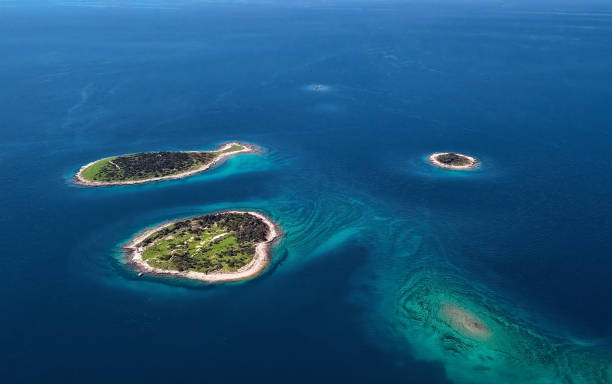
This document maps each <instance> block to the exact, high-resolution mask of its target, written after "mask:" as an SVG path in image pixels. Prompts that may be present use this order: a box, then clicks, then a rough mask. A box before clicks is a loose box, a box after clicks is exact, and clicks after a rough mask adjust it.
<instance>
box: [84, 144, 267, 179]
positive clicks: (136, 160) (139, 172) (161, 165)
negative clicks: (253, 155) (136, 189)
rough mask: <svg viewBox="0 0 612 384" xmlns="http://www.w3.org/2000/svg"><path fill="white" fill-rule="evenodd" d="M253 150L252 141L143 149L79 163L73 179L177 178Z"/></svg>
mask: <svg viewBox="0 0 612 384" xmlns="http://www.w3.org/2000/svg"><path fill="white" fill-rule="evenodd" d="M256 150H257V149H256V147H254V146H252V145H249V144H243V143H237V142H233V143H227V144H224V145H222V146H220V147H219V148H217V149H216V150H214V151H177V152H143V153H133V154H128V155H120V156H113V157H107V158H104V159H100V160H97V161H94V162H91V163H89V164H86V165H84V166H83V167H81V169H79V172H78V173H77V174H76V175H75V177H74V182H75V183H76V184H78V185H84V186H90V187H97V186H110V185H128V184H142V183H149V182H152V181H160V180H170V179H180V178H183V177H188V176H191V175H194V174H196V173H200V172H204V171H206V170H208V169H210V168H212V167H213V166H215V165H217V164H219V163H221V162H223V161H225V160H227V159H228V158H229V157H231V156H234V155H237V154H240V153H249V152H256Z"/></svg>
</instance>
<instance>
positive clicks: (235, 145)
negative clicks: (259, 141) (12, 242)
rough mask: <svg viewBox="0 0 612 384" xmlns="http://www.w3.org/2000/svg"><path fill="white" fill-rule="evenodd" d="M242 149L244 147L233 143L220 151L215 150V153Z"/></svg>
mask: <svg viewBox="0 0 612 384" xmlns="http://www.w3.org/2000/svg"><path fill="white" fill-rule="evenodd" d="M243 149H244V147H243V146H242V145H238V144H234V145H232V146H231V147H229V148H226V149H224V150H222V151H217V153H219V154H220V153H230V152H236V151H241V150H243Z"/></svg>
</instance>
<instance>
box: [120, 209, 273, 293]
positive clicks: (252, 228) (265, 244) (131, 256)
mask: <svg viewBox="0 0 612 384" xmlns="http://www.w3.org/2000/svg"><path fill="white" fill-rule="evenodd" d="M280 236H281V231H280V229H279V227H278V226H277V225H276V223H274V222H273V221H272V220H271V219H270V218H268V217H267V216H265V215H263V214H262V213H259V212H254V211H222V212H214V213H209V214H206V215H203V216H196V217H192V218H187V219H181V220H175V221H170V222H167V223H164V224H161V225H159V226H157V227H155V228H151V229H149V230H146V231H144V232H142V233H141V234H139V235H137V236H136V237H134V238H133V239H132V240H131V241H130V242H129V243H128V244H126V245H125V246H124V247H123V248H124V249H125V250H126V253H127V261H128V263H130V264H131V265H133V266H134V267H135V268H136V269H137V270H138V271H139V272H140V273H149V274H154V275H168V276H175V277H182V278H187V279H192V280H198V281H203V282H207V283H219V282H228V281H239V280H246V279H249V278H251V277H254V276H257V275H258V274H260V273H261V272H263V271H264V270H265V268H266V267H267V266H268V264H269V263H270V252H271V246H272V244H273V243H274V242H275V241H277V240H278V239H279V238H280Z"/></svg>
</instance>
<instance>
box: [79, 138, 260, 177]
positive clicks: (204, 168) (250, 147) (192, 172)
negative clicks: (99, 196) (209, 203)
mask: <svg viewBox="0 0 612 384" xmlns="http://www.w3.org/2000/svg"><path fill="white" fill-rule="evenodd" d="M233 145H240V146H242V147H244V148H243V149H241V150H240V151H234V152H228V153H221V154H220V155H219V156H217V157H216V158H215V159H214V160H212V161H211V162H210V163H207V164H203V165H202V166H201V167H199V168H196V169H193V170H190V171H185V172H181V173H177V174H175V175H168V176H162V177H152V178H150V179H143V180H131V181H92V180H86V179H85V178H83V176H82V173H83V171H84V170H85V169H86V168H88V167H90V166H91V165H93V164H95V163H96V162H98V161H100V160H96V161H92V162H91V163H88V164H85V165H84V166H82V167H81V168H80V169H79V171H78V172H77V174H76V175H74V183H75V184H77V185H82V186H87V187H105V186H112V185H133V184H144V183H151V182H155V181H162V180H175V179H182V178H185V177H189V176H192V175H195V174H197V173H201V172H204V171H207V170H208V169H210V168H213V167H215V166H217V165H219V164H221V163H223V162H224V161H226V160H227V159H229V158H230V157H232V156H235V155H238V154H241V153H257V152H260V149H259V148H258V147H256V146H254V145H251V144H245V143H239V142H231V143H226V144H223V145H222V146H220V147H219V148H217V149H216V150H214V151H180V152H184V153H196V152H221V151H224V150H226V149H228V148H231V147H232V146H233Z"/></svg>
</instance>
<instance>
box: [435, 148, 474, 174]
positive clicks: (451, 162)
mask: <svg viewBox="0 0 612 384" xmlns="http://www.w3.org/2000/svg"><path fill="white" fill-rule="evenodd" d="M427 161H429V162H430V163H431V164H432V165H434V166H436V167H438V168H443V169H453V170H458V171H463V170H468V169H474V168H478V165H479V164H478V160H476V159H475V158H474V157H472V156H468V155H463V154H461V153H453V152H436V153H432V154H431V155H429V156H428V157H427Z"/></svg>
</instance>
